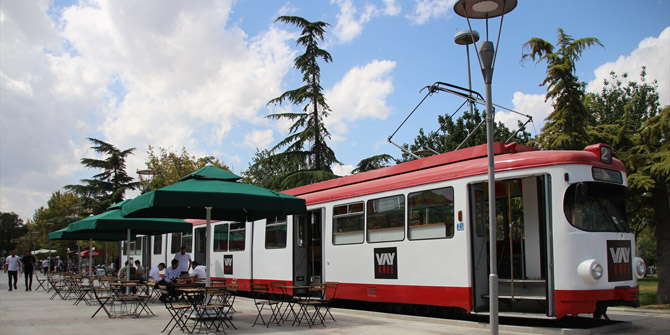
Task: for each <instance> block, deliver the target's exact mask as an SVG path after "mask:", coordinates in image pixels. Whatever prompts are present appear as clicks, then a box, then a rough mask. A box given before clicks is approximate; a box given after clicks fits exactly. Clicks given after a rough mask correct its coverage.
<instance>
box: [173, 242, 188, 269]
mask: <svg viewBox="0 0 670 335" xmlns="http://www.w3.org/2000/svg"><path fill="white" fill-rule="evenodd" d="M174 259H176V260H178V261H179V271H180V272H181V274H188V269H190V268H191V261H192V259H191V254H189V253H188V252H186V247H185V246H182V247H181V249H180V251H179V252H178V253H177V254H176V255H174Z"/></svg>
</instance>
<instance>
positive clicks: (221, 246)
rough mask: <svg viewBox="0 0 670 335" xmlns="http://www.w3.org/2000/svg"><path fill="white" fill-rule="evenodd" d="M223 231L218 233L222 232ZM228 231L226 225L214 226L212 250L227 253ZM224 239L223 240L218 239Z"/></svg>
mask: <svg viewBox="0 0 670 335" xmlns="http://www.w3.org/2000/svg"><path fill="white" fill-rule="evenodd" d="M222 229H223V231H220V230H222ZM229 231H230V229H229V226H228V224H227V223H224V224H218V225H215V226H214V243H212V250H213V251H216V252H220V251H228V232H229ZM219 236H221V237H225V238H219Z"/></svg>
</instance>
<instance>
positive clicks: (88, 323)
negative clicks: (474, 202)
mask: <svg viewBox="0 0 670 335" xmlns="http://www.w3.org/2000/svg"><path fill="white" fill-rule="evenodd" d="M36 284H37V283H36V282H35V283H34V284H33V289H35V287H36V286H37V285H36ZM18 287H19V289H18V291H12V292H8V291H7V275H6V274H4V273H2V274H0V334H2V335H14V334H40V335H42V334H46V335H58V334H67V335H78V334H82V335H84V334H85V335H91V334H96V335H98V334H160V331H161V330H162V329H163V327H164V326H165V324H166V323H167V322H168V321H169V319H170V316H169V314H168V312H167V311H166V310H165V308H164V306H163V304H162V303H154V304H152V305H151V309H152V310H153V311H154V313H155V314H156V316H151V317H146V316H143V317H141V318H139V319H136V318H121V319H110V318H108V317H107V316H106V315H105V314H102V315H101V314H98V315H97V316H96V317H95V318H94V319H91V315H92V314H93V312H94V311H95V310H96V309H97V306H87V305H85V304H80V305H79V306H74V305H73V301H72V300H61V299H60V298H58V297H56V298H55V299H54V300H49V297H50V296H51V294H47V293H46V292H44V291H43V290H39V291H25V290H24V289H25V287H24V285H23V282H22V281H19V285H18ZM235 309H236V310H237V311H238V312H237V313H236V314H235V316H234V322H235V324H236V325H237V328H238V329H237V330H235V329H227V333H228V334H265V333H270V334H289V333H290V334H295V333H299V334H300V333H302V334H314V333H320V334H363V335H365V334H403V335H404V334H408V335H409V334H489V330H488V325H487V324H484V323H477V322H469V321H458V320H445V319H436V318H426V317H414V316H411V317H408V316H399V315H393V314H384V313H375V312H364V311H350V310H342V309H333V311H332V312H333V314H334V315H335V318H336V319H337V322H333V321H332V320H330V321H329V322H326V327H323V326H321V325H317V326H314V327H312V328H311V329H310V328H308V327H307V325H305V324H303V325H302V326H297V327H292V326H290V325H288V324H286V325H282V326H277V325H276V324H273V325H270V327H269V328H266V327H265V326H262V325H256V326H255V327H251V325H252V324H253V321H254V318H255V317H256V309H255V307H254V305H253V301H252V300H251V299H247V298H241V297H238V298H237V300H236V301H235ZM620 313H623V316H621V315H620ZM620 313H619V312H616V313H614V314H616V316H615V317H614V319H617V317H622V318H624V319H625V318H631V319H634V320H631V321H633V328H630V327H627V328H626V329H619V330H615V329H610V330H609V331H613V332H615V333H618V334H626V333H631V332H632V333H638V332H637V331H639V333H645V334H665V333H666V330H670V314H667V313H666V314H661V315H660V317H658V316H654V315H652V319H649V317H648V316H647V314H644V313H635V312H633V313H632V314H631V313H627V312H626V311H623V310H622V311H620ZM610 316H613V315H610ZM650 320H651V321H650ZM666 324H667V325H668V327H665V325H666ZM638 326H642V328H640V327H638ZM636 327H637V328H636ZM644 327H647V328H644ZM537 333H544V334H570V333H572V334H585V333H586V334H588V333H589V332H584V331H577V332H572V331H570V330H568V331H567V332H566V330H561V329H547V328H539V327H517V326H504V325H502V326H501V327H500V334H537ZM668 333H670V331H668ZM173 334H178V335H179V334H181V332H179V331H178V330H175V331H174V332H173Z"/></svg>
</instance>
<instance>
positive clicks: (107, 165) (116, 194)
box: [65, 138, 139, 214]
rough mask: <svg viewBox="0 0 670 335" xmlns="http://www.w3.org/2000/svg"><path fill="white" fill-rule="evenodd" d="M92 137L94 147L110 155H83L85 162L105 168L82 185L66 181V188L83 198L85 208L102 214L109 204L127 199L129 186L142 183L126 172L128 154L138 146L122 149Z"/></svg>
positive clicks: (134, 187)
mask: <svg viewBox="0 0 670 335" xmlns="http://www.w3.org/2000/svg"><path fill="white" fill-rule="evenodd" d="M88 140H89V141H91V142H92V143H93V146H92V147H91V149H93V150H95V151H96V152H98V153H101V154H104V155H106V158H105V159H95V158H82V159H81V163H82V164H84V166H86V167H87V168H89V169H100V170H102V172H100V173H98V174H96V175H95V176H93V178H92V179H82V180H81V182H82V183H83V184H82V185H66V186H65V189H66V190H69V191H72V192H74V193H76V194H77V195H79V196H81V197H82V198H83V200H84V203H83V205H84V208H83V210H85V211H90V212H91V213H93V214H100V213H102V212H104V211H105V210H107V208H108V207H109V206H111V205H113V204H115V203H118V202H120V201H121V200H123V199H124V194H125V192H126V191H127V190H133V189H136V188H137V187H138V186H139V183H138V182H135V181H133V178H132V177H130V176H129V175H128V173H127V172H126V157H127V156H128V155H130V154H132V153H133V151H135V148H131V149H126V150H123V151H121V150H119V149H118V148H116V147H115V146H113V145H111V144H109V143H106V142H104V141H101V140H98V139H95V138H89V139H88Z"/></svg>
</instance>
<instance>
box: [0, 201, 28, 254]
mask: <svg viewBox="0 0 670 335" xmlns="http://www.w3.org/2000/svg"><path fill="white" fill-rule="evenodd" d="M26 232H27V229H26V228H25V227H24V226H23V220H22V219H21V218H19V215H18V214H16V213H14V212H0V255H2V256H3V257H4V256H6V255H7V254H8V253H9V252H10V251H12V250H14V249H15V248H16V242H17V239H18V238H19V237H21V236H23V235H24V234H25V233H26Z"/></svg>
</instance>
